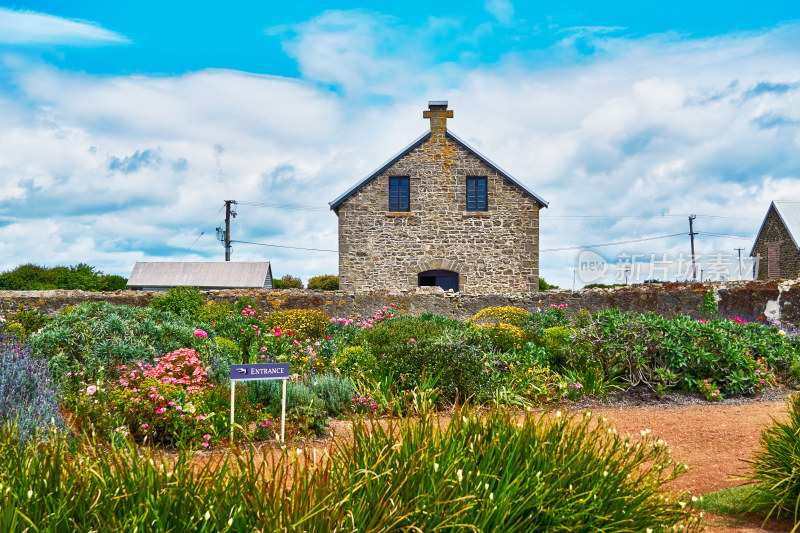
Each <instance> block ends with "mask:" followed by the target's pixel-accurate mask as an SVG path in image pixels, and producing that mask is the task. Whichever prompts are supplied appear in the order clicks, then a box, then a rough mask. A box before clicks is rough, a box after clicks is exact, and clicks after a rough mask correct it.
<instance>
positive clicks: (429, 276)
mask: <svg viewBox="0 0 800 533" xmlns="http://www.w3.org/2000/svg"><path fill="white" fill-rule="evenodd" d="M417 278H418V281H419V286H420V287H441V288H442V289H443V290H446V291H447V290H450V289H453V291H454V292H458V272H452V271H450V270H428V271H425V272H420V273H419V274H418V275H417Z"/></svg>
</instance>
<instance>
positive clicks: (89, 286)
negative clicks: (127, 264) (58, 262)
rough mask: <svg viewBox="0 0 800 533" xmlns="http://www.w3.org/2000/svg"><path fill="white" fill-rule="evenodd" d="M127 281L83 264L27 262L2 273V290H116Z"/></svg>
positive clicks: (0, 278) (0, 286) (0, 283)
mask: <svg viewBox="0 0 800 533" xmlns="http://www.w3.org/2000/svg"><path fill="white" fill-rule="evenodd" d="M127 282H128V280H127V279H126V278H123V277H122V276H114V275H106V274H103V273H102V272H99V271H97V270H95V268H94V267H91V266H89V265H86V264H83V263H81V264H79V265H75V266H71V267H53V268H49V269H48V268H45V267H40V266H37V265H31V264H28V265H21V266H19V267H17V268H15V269H14V270H11V271H9V272H4V273H3V274H0V289H5V290H18V291H22V290H48V289H69V290H72V289H75V290H83V291H117V290H124V289H125V286H126V284H127Z"/></svg>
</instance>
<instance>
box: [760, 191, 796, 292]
mask: <svg viewBox="0 0 800 533" xmlns="http://www.w3.org/2000/svg"><path fill="white" fill-rule="evenodd" d="M798 238H800V202H786V201H774V202H772V205H770V206H769V210H768V211H767V216H766V217H764V222H762V223H761V229H760V230H758V235H757V236H756V242H755V244H754V245H753V249H752V250H751V251H750V256H751V257H752V258H753V278H754V279H795V278H797V277H800V246H798V242H800V241H799V240H798Z"/></svg>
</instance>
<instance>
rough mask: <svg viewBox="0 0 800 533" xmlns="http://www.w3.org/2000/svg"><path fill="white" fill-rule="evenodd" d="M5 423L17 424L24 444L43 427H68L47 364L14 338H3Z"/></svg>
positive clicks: (0, 406) (1, 408)
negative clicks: (61, 412)
mask: <svg viewBox="0 0 800 533" xmlns="http://www.w3.org/2000/svg"><path fill="white" fill-rule="evenodd" d="M5 422H14V423H16V424H17V431H18V437H19V440H20V442H21V443H25V442H26V441H27V440H28V439H29V438H30V437H31V436H33V435H34V434H35V433H36V432H37V430H39V429H40V428H45V427H47V426H49V425H51V424H55V425H56V426H57V427H59V428H63V427H64V421H63V420H62V418H61V414H60V413H59V410H58V403H57V395H56V385H55V383H53V380H52V379H50V372H49V371H48V370H47V363H46V362H45V361H44V360H42V359H40V358H38V357H35V356H33V355H31V350H30V348H28V346H26V345H24V344H22V343H21V342H18V341H17V340H15V339H14V338H13V337H11V336H9V335H0V423H5Z"/></svg>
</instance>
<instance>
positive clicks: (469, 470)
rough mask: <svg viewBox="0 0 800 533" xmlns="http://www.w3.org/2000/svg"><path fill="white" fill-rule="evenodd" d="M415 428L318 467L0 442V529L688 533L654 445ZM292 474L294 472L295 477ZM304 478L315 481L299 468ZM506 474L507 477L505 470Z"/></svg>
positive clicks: (587, 427)
mask: <svg viewBox="0 0 800 533" xmlns="http://www.w3.org/2000/svg"><path fill="white" fill-rule="evenodd" d="M436 420H437V418H436V417H435V416H432V414H430V413H428V414H425V413H423V416H422V417H421V418H420V419H419V420H416V421H414V420H400V421H397V422H393V423H390V424H389V425H388V426H387V425H384V424H381V423H378V422H376V421H374V420H363V421H361V422H357V423H356V424H355V426H354V431H353V438H352V439H345V440H344V441H340V442H338V443H337V447H338V450H337V452H336V453H333V454H331V456H329V457H326V458H325V459H324V460H323V461H319V462H318V461H316V460H315V458H314V457H313V455H312V454H310V453H308V452H307V451H306V452H304V453H303V452H300V455H303V457H302V459H303V460H302V461H301V460H299V458H298V454H297V453H295V451H294V450H292V449H285V450H284V451H283V453H282V455H279V456H278V458H277V459H278V460H276V461H270V460H269V457H265V458H264V460H260V459H261V458H260V457H259V454H258V453H257V452H255V449H254V448H252V447H250V448H245V449H241V450H239V449H236V448H234V449H233V450H232V454H231V455H228V456H225V458H224V459H221V460H217V461H207V462H204V463H202V464H201V465H200V466H198V465H197V464H196V463H195V461H194V460H193V458H192V456H191V454H189V453H187V452H180V453H179V454H178V455H177V456H176V457H175V458H172V459H165V458H163V457H159V456H158V455H157V454H154V452H153V451H152V450H147V449H138V450H137V449H135V448H133V447H126V446H122V447H111V448H109V449H104V448H102V447H98V446H97V443H95V442H92V441H91V440H88V439H82V440H81V439H79V440H77V441H75V442H72V443H70V442H69V441H68V439H67V438H66V437H64V436H63V435H60V434H57V433H51V434H50V436H49V438H48V439H46V441H45V442H44V443H41V444H38V445H33V444H28V445H27V446H20V444H19V442H18V441H17V440H16V432H15V431H14V428H13V427H11V426H4V427H3V428H2V429H0V487H3V488H4V490H2V491H0V509H1V510H0V528H2V529H3V531H23V530H25V529H26V528H29V527H34V526H35V527H36V528H38V529H42V530H69V529H81V530H84V529H85V530H90V529H93V530H114V531H117V530H120V531H135V530H137V528H139V529H141V530H148V531H175V532H179V531H253V530H257V531H331V532H335V531H396V530H403V529H410V530H422V531H430V530H435V529H437V528H448V529H455V530H470V531H504V532H515V531H520V532H527V531H618V532H626V531H637V532H638V531H667V530H669V531H672V530H675V529H678V528H680V529H681V530H683V531H699V530H700V528H701V524H700V522H699V520H698V518H697V517H696V516H694V514H693V513H692V508H693V502H692V501H691V499H690V498H689V497H688V496H687V495H674V496H670V495H666V494H665V493H663V492H661V490H660V489H661V488H662V487H663V486H664V485H665V484H666V483H668V482H669V481H670V480H672V479H674V478H675V477H676V476H678V475H680V473H681V472H682V471H683V468H684V467H683V465H682V464H680V463H676V462H674V461H673V460H672V459H671V458H670V456H669V453H668V451H667V450H666V448H665V447H664V446H662V445H661V444H660V443H658V442H655V441H654V440H653V439H652V438H649V437H648V436H645V437H644V438H643V439H642V440H637V441H631V440H630V439H629V438H623V437H620V436H619V435H616V434H615V433H613V432H612V431H610V429H609V428H607V427H606V426H605V425H604V424H603V423H602V421H593V420H592V419H591V416H590V415H589V414H588V413H587V414H585V416H583V417H581V416H580V415H578V417H577V419H575V418H572V417H568V416H561V414H560V413H556V414H555V415H553V416H548V415H544V416H542V417H537V416H533V415H529V416H525V417H524V418H522V419H520V418H517V417H515V416H513V415H512V414H510V413H508V412H501V411H493V412H490V413H489V414H486V415H483V414H480V413H474V412H472V413H471V412H464V413H457V415H456V416H454V417H453V418H452V419H451V421H450V422H449V423H448V424H447V425H446V426H445V427H439V426H438V424H437V423H436ZM302 463H305V464H306V465H307V466H302ZM309 465H313V466H309ZM509 465H514V468H509Z"/></svg>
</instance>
